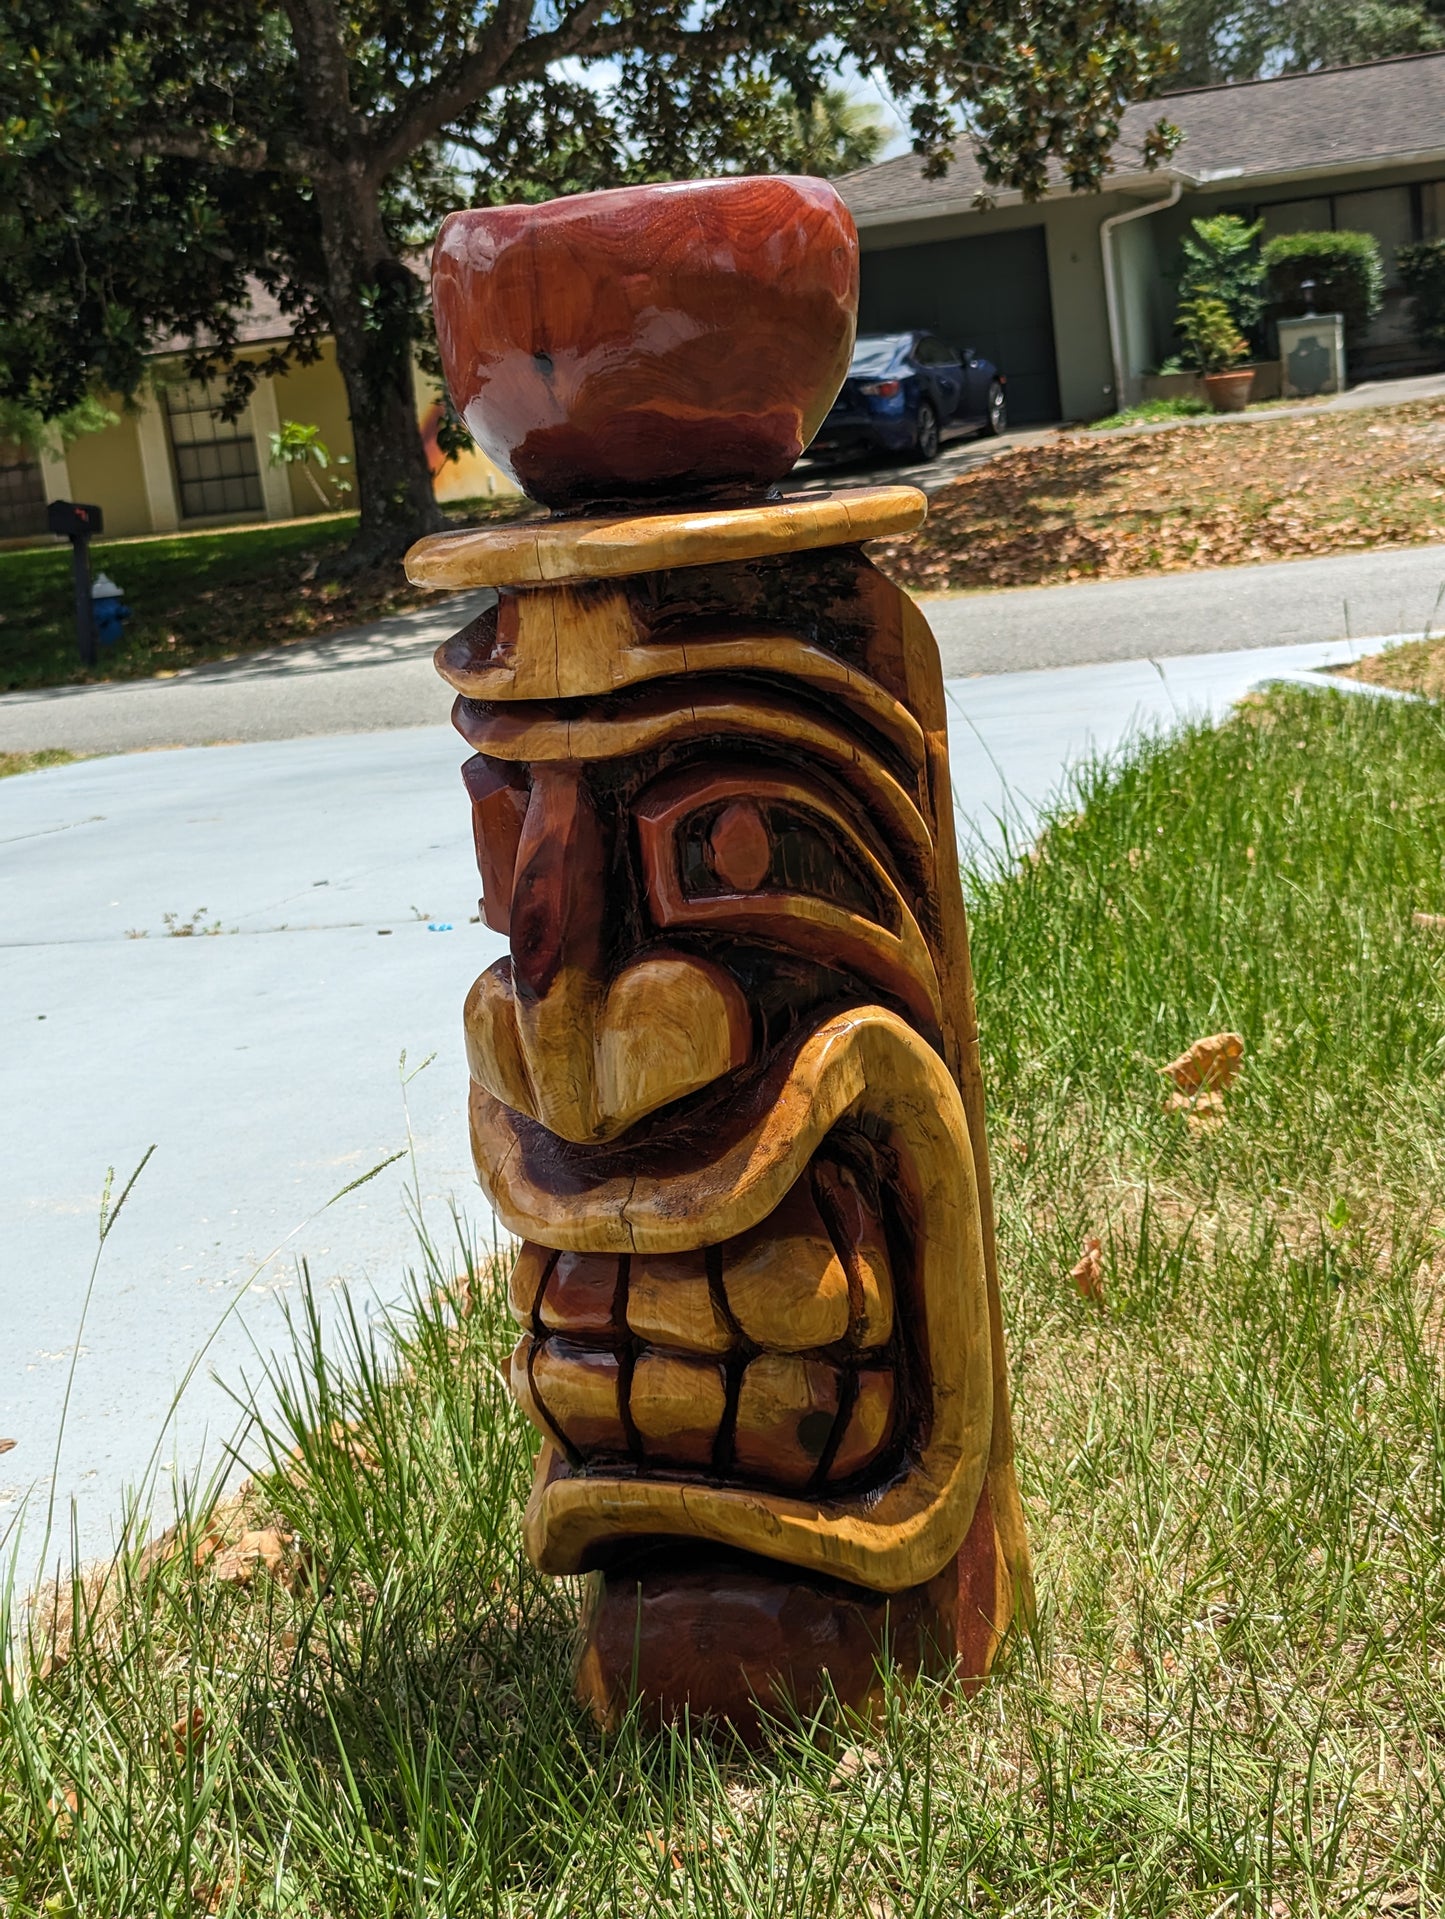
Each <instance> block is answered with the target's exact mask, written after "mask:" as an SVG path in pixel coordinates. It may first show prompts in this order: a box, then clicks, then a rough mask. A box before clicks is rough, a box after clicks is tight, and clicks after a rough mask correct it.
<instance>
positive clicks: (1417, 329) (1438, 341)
mask: <svg viewBox="0 0 1445 1919" xmlns="http://www.w3.org/2000/svg"><path fill="white" fill-rule="evenodd" d="M1395 258H1396V259H1397V260H1398V261H1399V263H1400V278H1401V279H1402V280H1403V281H1404V283H1405V291H1406V292H1407V293H1409V294H1410V295H1411V301H1410V326H1411V330H1412V331H1413V333H1414V335H1415V338H1416V339H1417V340H1418V341H1419V342H1420V344H1421V346H1445V240H1426V241H1424V242H1422V244H1421V245H1419V246H1414V247H1401V248H1400V251H1399V252H1398V253H1397V254H1396V255H1395Z"/></svg>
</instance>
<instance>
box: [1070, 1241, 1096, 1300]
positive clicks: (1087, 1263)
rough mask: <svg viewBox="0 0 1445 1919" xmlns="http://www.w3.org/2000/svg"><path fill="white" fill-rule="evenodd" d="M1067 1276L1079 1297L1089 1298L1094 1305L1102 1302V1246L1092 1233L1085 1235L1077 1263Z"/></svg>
mask: <svg viewBox="0 0 1445 1919" xmlns="http://www.w3.org/2000/svg"><path fill="white" fill-rule="evenodd" d="M1069 1278H1070V1279H1071V1280H1072V1281H1073V1282H1074V1285H1075V1287H1076V1288H1077V1290H1078V1294H1079V1297H1080V1298H1081V1299H1091V1300H1093V1302H1094V1304H1095V1305H1096V1306H1102V1305H1103V1304H1104V1248H1103V1246H1102V1245H1101V1244H1100V1242H1099V1240H1098V1238H1097V1237H1096V1236H1095V1235H1094V1234H1093V1233H1089V1234H1088V1235H1087V1236H1086V1237H1085V1240H1084V1245H1083V1250H1082V1251H1081V1252H1080V1254H1079V1258H1078V1263H1077V1264H1076V1265H1075V1266H1074V1268H1073V1270H1072V1271H1071V1272H1070V1274H1069Z"/></svg>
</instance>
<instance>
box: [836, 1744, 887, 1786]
mask: <svg viewBox="0 0 1445 1919" xmlns="http://www.w3.org/2000/svg"><path fill="white" fill-rule="evenodd" d="M882 1770H883V1761H882V1759H881V1758H880V1756H879V1755H878V1754H877V1753H876V1752H874V1750H873V1748H872V1747H871V1746H845V1747H844V1748H843V1750H842V1752H840V1753H839V1754H838V1763H837V1764H836V1765H835V1766H834V1768H833V1770H832V1772H831V1773H829V1775H828V1790H829V1792H843V1791H845V1790H846V1789H847V1787H849V1786H851V1785H852V1784H853V1781H854V1780H855V1779H862V1778H864V1777H866V1776H867V1775H868V1774H870V1773H879V1772H882Z"/></svg>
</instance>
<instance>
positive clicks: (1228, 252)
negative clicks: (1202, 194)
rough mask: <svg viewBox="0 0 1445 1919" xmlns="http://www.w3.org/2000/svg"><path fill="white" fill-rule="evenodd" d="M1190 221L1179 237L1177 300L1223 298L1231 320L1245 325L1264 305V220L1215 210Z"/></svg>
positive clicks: (1245, 326)
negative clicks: (1187, 230)
mask: <svg viewBox="0 0 1445 1919" xmlns="http://www.w3.org/2000/svg"><path fill="white" fill-rule="evenodd" d="M1192 226H1193V231H1192V233H1187V234H1186V235H1185V236H1184V239H1183V240H1182V241H1181V243H1180V252H1181V253H1182V255H1183V264H1182V267H1181V269H1180V274H1179V298H1180V300H1181V301H1187V300H1201V299H1204V300H1222V301H1223V302H1224V304H1225V305H1226V306H1227V307H1228V308H1229V314H1230V318H1231V319H1232V320H1233V321H1234V323H1235V325H1236V326H1237V327H1240V328H1242V329H1244V330H1245V331H1247V330H1248V329H1249V328H1250V327H1252V326H1254V325H1255V323H1256V322H1257V321H1258V319H1259V316H1260V314H1261V313H1262V312H1263V311H1264V262H1263V261H1262V260H1261V259H1260V257H1259V236H1260V233H1261V231H1262V229H1263V227H1264V222H1263V220H1256V221H1254V222H1253V223H1252V224H1251V222H1250V221H1248V220H1241V219H1240V218H1239V217H1238V215H1237V214H1233V213H1216V214H1214V215H1213V216H1212V218H1210V219H1207V220H1195V221H1193V222H1192Z"/></svg>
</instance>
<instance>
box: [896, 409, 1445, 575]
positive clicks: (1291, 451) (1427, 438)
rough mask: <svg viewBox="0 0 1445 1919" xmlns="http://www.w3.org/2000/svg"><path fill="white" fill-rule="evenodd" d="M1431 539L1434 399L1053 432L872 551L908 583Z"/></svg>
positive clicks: (1444, 502)
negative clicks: (914, 531)
mask: <svg viewBox="0 0 1445 1919" xmlns="http://www.w3.org/2000/svg"><path fill="white" fill-rule="evenodd" d="M1441 539H1445V401H1439V400H1430V401H1417V402H1414V403H1412V404H1410V405H1407V406H1396V407H1388V408H1371V409H1361V410H1360V411H1358V412H1347V413H1334V414H1316V415H1312V416H1309V417H1306V418H1303V419H1287V420H1260V419H1251V420H1247V421H1237V422H1225V421H1220V422H1211V423H1209V424H1207V425H1201V426H1191V425H1181V426H1178V427H1173V428H1170V429H1168V430H1167V431H1164V432H1158V433H1136V434H1129V435H1126V436H1125V437H1124V438H1122V439H1119V438H1116V437H1114V436H1110V437H1109V438H1108V439H1104V438H1103V437H1102V436H1099V435H1095V434H1086V433H1067V434H1061V435H1060V436H1059V437H1058V438H1057V439H1055V440H1052V441H1049V442H1046V443H1044V444H1042V445H1036V446H1027V447H1019V448H1018V449H1016V450H1015V451H1014V452H1012V453H1006V454H1004V455H1002V456H1001V457H1000V458H999V459H996V460H993V461H991V462H990V463H989V464H988V465H986V466H982V467H979V468H977V469H975V470H974V471H973V472H971V473H966V474H964V475H963V476H961V477H960V478H959V479H957V480H954V481H953V482H952V483H951V484H949V485H948V486H945V487H941V488H940V489H939V491H938V492H937V493H935V494H934V495H933V497H932V500H931V501H930V504H929V515H928V521H927V523H926V525H925V526H924V528H923V529H922V531H921V532H920V533H919V534H918V535H916V537H915V538H914V539H912V540H911V541H901V540H885V541H880V542H878V543H877V545H876V546H875V547H874V548H873V549H872V550H873V552H874V555H875V557H876V558H877V559H878V562H879V564H880V565H881V566H882V567H883V569H884V571H885V572H887V573H889V574H891V575H892V577H893V578H894V579H896V580H898V581H899V582H900V583H901V584H902V585H904V586H906V587H908V588H909V589H910V590H912V591H915V592H919V591H923V592H935V593H936V592H947V591H959V590H962V589H965V588H970V587H983V586H1041V585H1048V584H1054V583H1057V582H1060V581H1068V580H1083V579H1120V578H1124V577H1126V576H1128V575H1130V574H1136V573H1167V572H1176V571H1180V570H1185V569H1190V568H1195V567H1206V566H1234V565H1239V564H1242V563H1245V562H1249V561H1255V560H1279V559H1296V558H1304V557H1306V556H1308V555H1310V554H1316V553H1337V552H1342V551H1348V550H1350V549H1352V548H1368V547H1381V546H1403V545H1414V544H1417V543H1420V542H1423V541H1428V540H1441Z"/></svg>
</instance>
